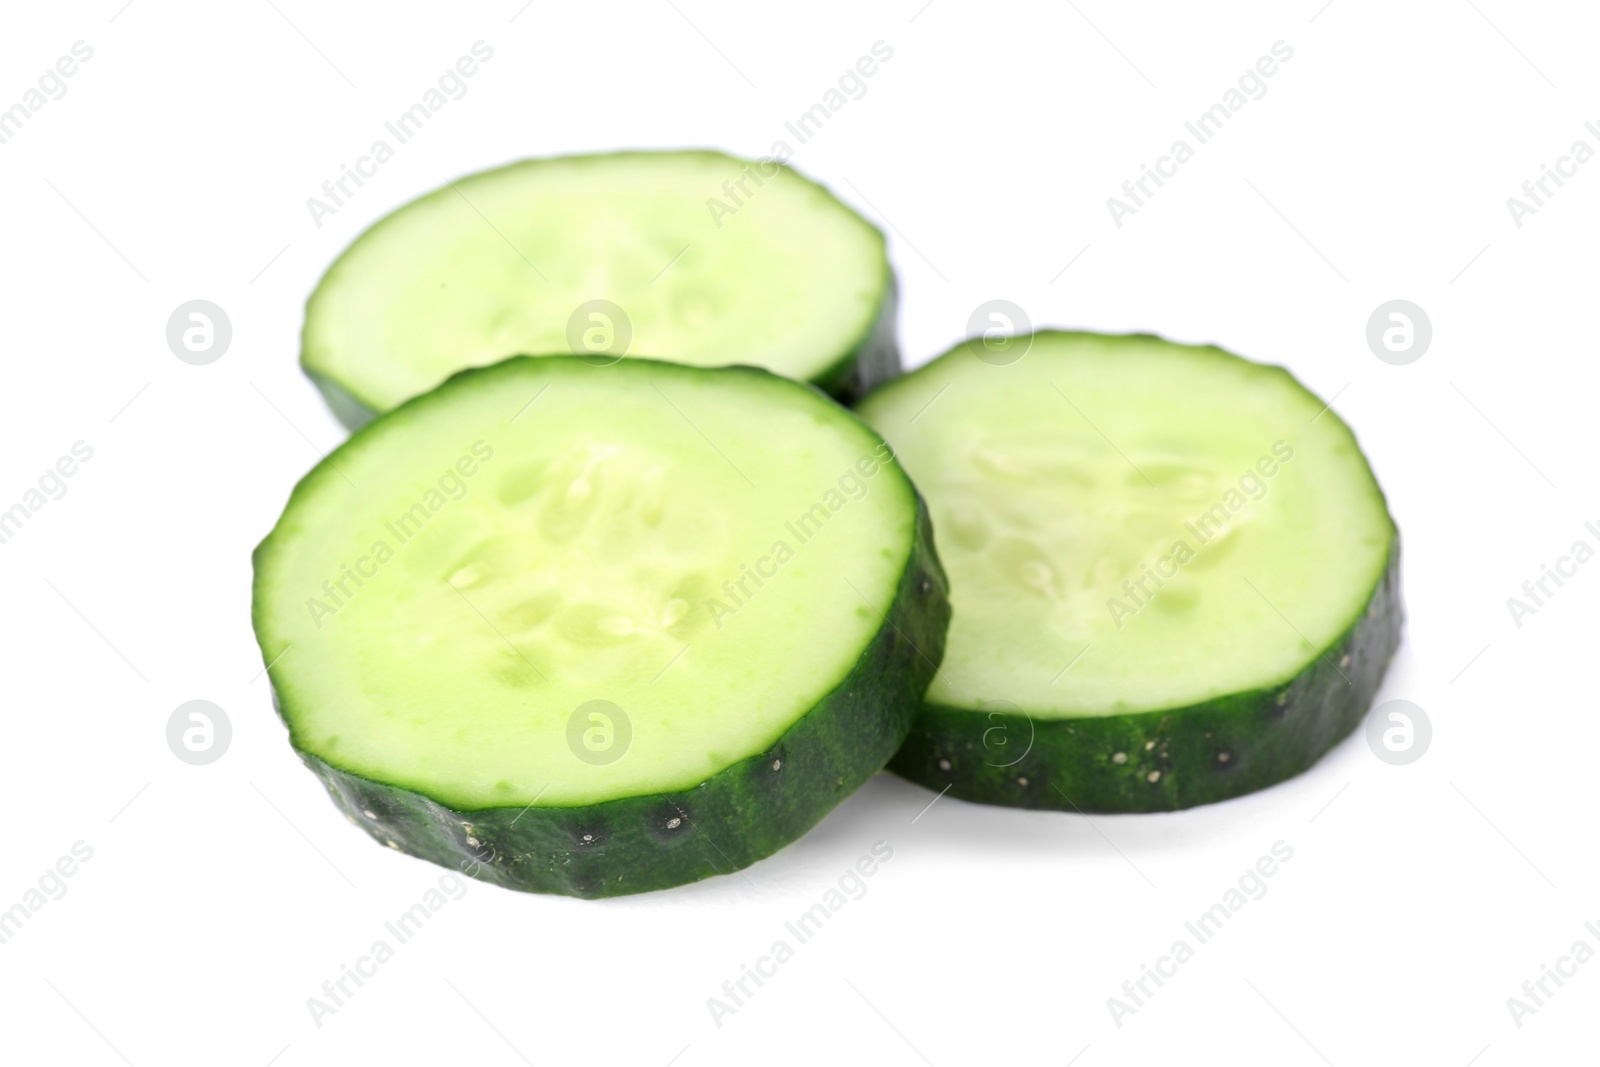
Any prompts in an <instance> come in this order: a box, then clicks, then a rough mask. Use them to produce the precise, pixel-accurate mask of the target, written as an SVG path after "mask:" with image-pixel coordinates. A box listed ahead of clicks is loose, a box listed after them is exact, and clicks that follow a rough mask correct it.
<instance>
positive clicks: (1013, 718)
mask: <svg viewBox="0 0 1600 1067" xmlns="http://www.w3.org/2000/svg"><path fill="white" fill-rule="evenodd" d="M1019 350H1021V351H1023V353H1024V354H1023V355H1022V356H1021V357H1020V358H1016V355H1017V352H1018V351H1019ZM860 411H861V414H862V415H863V417H864V418H866V419H867V421H868V422H870V423H872V424H873V425H874V426H875V427H876V428H877V429H878V430H879V431H880V432H882V433H883V434H884V436H885V437H886V438H887V439H888V440H889V441H890V442H891V443H893V445H894V447H895V449H896V452H897V454H898V456H899V458H900V460H901V462H902V464H903V465H904V467H905V468H906V470H907V471H908V472H909V473H910V474H911V476H912V477H913V478H914V479H915V480H916V482H917V485H918V487H919V489H920V490H921V491H922V492H923V493H924V494H925V496H926V497H927V499H928V502H929V507H930V510H931V511H932V514H933V517H934V527H935V530H936V531H937V536H938V539H939V549H940V555H941V558H942V560H943V563H944V566H945V567H946V569H947V570H948V572H949V575H950V580H951V586H952V590H953V592H952V607H953V611H954V618H953V621H952V624H951V629H950V638H949V646H948V652H947V654H946V657H945V660H944V663H943V666H942V669H941V671H940V674H939V677H938V678H937V679H936V680H935V682H934V684H933V685H932V687H931V688H930V690H929V692H928V694H927V708H928V710H927V711H926V712H925V714H924V716H923V717H922V719H921V720H919V723H918V724H917V726H916V727H914V728H913V735H912V740H911V742H910V743H909V744H908V746H907V750H906V751H905V752H904V753H902V756H901V757H900V758H898V759H897V761H896V764H895V768H896V769H897V770H901V771H902V773H907V774H909V775H910V776H912V777H914V778H917V779H918V780H921V781H925V782H926V783H928V784H930V785H935V786H936V787H942V786H943V785H944V784H950V783H952V782H954V783H956V785H955V789H954V795H958V796H960V795H963V792H964V791H965V792H967V793H969V794H970V795H972V796H973V798H974V799H987V800H994V801H996V802H999V803H1018V804H1026V805H1028V806H1045V807H1052V806H1053V807H1062V808H1070V807H1072V806H1074V804H1076V805H1080V806H1082V807H1084V808H1085V810H1089V809H1091V808H1093V809H1096V810H1154V809H1161V808H1167V807H1180V806H1187V805H1188V804H1190V803H1199V802H1204V801H1206V800H1213V799H1219V798H1220V797H1221V796H1226V795H1232V793H1233V792H1237V791H1242V790H1244V789H1249V788H1258V787H1259V786H1260V785H1262V784H1267V782H1268V781H1271V780H1278V779H1279V778H1281V777H1283V776H1284V775H1286V774H1288V773H1294V772H1296V771H1298V770H1300V769H1303V767H1304V766H1305V765H1307V764H1308V763H1309V762H1310V761H1311V760H1314V759H1315V758H1316V757H1317V756H1320V755H1321V753H1322V752H1323V751H1325V750H1326V748H1327V747H1328V745H1330V744H1332V743H1333V741H1336V740H1337V739H1338V738H1339V737H1342V736H1344V734H1345V733H1347V732H1348V730H1349V728H1350V727H1351V726H1352V725H1353V722H1354V719H1352V718H1351V708H1352V707H1354V706H1355V705H1359V707H1356V709H1355V711H1354V714H1355V716H1356V717H1357V718H1358V717H1359V714H1360V713H1361V712H1362V711H1364V709H1365V707H1366V701H1370V699H1371V695H1372V691H1373V690H1375V688H1376V684H1377V680H1378V679H1379V678H1381V676H1382V672H1383V668H1384V667H1385V666H1386V665H1387V662H1388V658H1389V655H1390V653H1392V651H1393V648H1394V642H1395V641H1396V640H1397V639H1398V626H1399V611H1400V608H1399V599H1398V578H1397V576H1391V577H1389V578H1388V579H1386V575H1388V574H1389V572H1390V568H1391V566H1392V565H1393V562H1394V560H1395V559H1397V549H1396V543H1397V542H1396V535H1395V529H1394V525H1393V522H1392V520H1391V519H1390V518H1389V515H1388V512H1387V510H1386V505H1385V502H1384V498H1383V495H1382V493H1381V492H1380V490H1379V488H1378V485H1377V482H1376V481H1375V479H1374V477H1373V475H1372V472H1371V470H1370V468H1369V467H1368V465H1367V463H1366V460H1365V459H1364V458H1363V456H1362V454H1361V452H1360V450H1359V448H1358V447H1357V445H1356V442H1355V438H1354V436H1353V435H1352V434H1351V432H1350V430H1349V428H1348V427H1347V426H1346V425H1345V424H1344V423H1343V421H1342V420H1340V419H1339V417H1338V415H1337V414H1335V413H1334V412H1332V411H1331V410H1329V409H1328V408H1327V406H1326V405H1325V404H1324V403H1323V402H1322V401H1320V400H1318V399H1317V398H1316V397H1315V396H1313V395H1312V394H1311V393H1309V392H1308V391H1306V390H1305V389H1304V388H1303V387H1302V386H1301V385H1300V384H1299V383H1298V382H1296V381H1295V380H1294V379H1293V378H1292V377H1291V376H1290V375H1289V374H1288V373H1287V372H1286V371H1284V370H1283V369H1282V368H1279V367H1272V366H1265V365H1262V364H1257V363H1252V362H1249V361H1247V360H1243V359H1240V358H1238V357H1235V356H1232V355H1230V354H1228V353H1225V352H1223V351H1221V350H1219V349H1215V348H1204V347H1192V346H1184V345H1177V344H1172V343H1169V342H1166V341H1162V340H1160V339H1158V338H1153V337H1147V336H1127V337H1108V336H1100V335H1093V334H1073V333H1059V332H1043V333H1039V334H1035V335H1033V336H1032V338H1031V339H1029V340H1026V341H1020V342H1012V343H1011V347H1010V348H1009V349H998V350H997V349H992V348H989V347H986V346H985V343H984V342H983V341H982V340H974V341H970V342H967V343H965V344H963V345H960V346H958V347H957V348H955V349H954V350H952V351H951V352H949V353H947V354H945V355H944V356H942V357H941V358H939V359H937V360H935V361H934V362H933V363H931V364H929V365H928V366H926V367H924V368H922V369H920V370H918V371H916V372H915V373H913V374H910V375H907V376H905V377H903V378H900V379H898V380H896V381H895V382H892V383H889V384H888V385H886V386H884V387H881V388H880V389H879V390H877V391H876V392H874V393H873V394H871V395H870V396H869V397H867V398H866V400H865V401H863V402H862V404H861V406H860ZM1369 620H1370V621H1369ZM1364 623H1365V628H1363V625H1364ZM1355 649H1359V650H1360V653H1361V656H1362V657H1364V659H1363V660H1362V661H1361V662H1357V660H1356V658H1355V657H1354V655H1353V653H1352V650H1355ZM1347 656H1349V657H1351V658H1350V659H1348V660H1347V659H1346V657H1347ZM1324 668H1330V669H1331V676H1333V677H1335V679H1336V681H1338V682H1339V683H1340V684H1339V685H1337V686H1336V687H1334V688H1333V689H1329V690H1328V691H1326V692H1323V691H1322V689H1321V688H1320V687H1319V688H1318V693H1319V695H1318V696H1317V697H1316V699H1315V700H1309V702H1308V699H1306V698H1305V697H1304V694H1300V696H1298V697H1297V698H1296V699H1297V700H1298V701H1299V703H1298V704H1297V705H1296V707H1297V712H1298V714H1299V715H1300V717H1301V718H1302V719H1303V720H1304V721H1305V722H1306V723H1307V726H1306V727H1305V729H1304V730H1302V731H1300V732H1299V733H1296V732H1295V729H1294V728H1293V725H1292V724H1291V726H1290V727H1289V728H1287V730H1279V729H1276V728H1274V729H1271V730H1269V729H1267V728H1266V725H1267V724H1268V723H1269V722H1275V721H1276V718H1277V717H1278V716H1275V715H1274V714H1273V709H1274V708H1276V709H1279V710H1280V711H1281V709H1282V708H1284V707H1286V706H1288V705H1289V702H1290V698H1289V694H1290V693H1291V692H1293V693H1299V690H1297V689H1296V688H1295V686H1296V683H1297V680H1303V679H1304V677H1305V676H1306V675H1307V674H1308V672H1313V671H1318V670H1323V669H1324ZM1341 672H1342V673H1341ZM1249 694H1264V696H1265V701H1266V709H1265V711H1263V712H1262V714H1263V715H1264V718H1263V719H1262V721H1261V723H1260V724H1258V725H1259V726H1260V729H1257V730H1253V729H1251V728H1244V727H1240V728H1239V729H1229V730H1227V731H1226V732H1227V733H1228V741H1227V742H1226V743H1224V742H1222V741H1221V740H1218V741H1217V743H1216V744H1207V743H1205V740H1204V738H1197V739H1196V740H1198V741H1199V742H1200V743H1199V744H1197V745H1195V746H1194V749H1193V752H1192V753H1189V755H1188V756H1186V757H1185V758H1184V759H1177V758H1176V757H1175V756H1172V753H1174V752H1177V751H1179V750H1180V749H1181V750H1183V751H1185V752H1187V751H1188V749H1185V748H1182V746H1176V747H1175V746H1174V742H1173V735H1172V733H1171V731H1173V730H1176V729H1178V727H1177V726H1175V725H1174V723H1180V724H1181V722H1182V721H1183V716H1182V715H1178V714H1177V713H1180V712H1184V713H1187V712H1192V711H1195V710H1196V709H1203V710H1209V711H1212V712H1215V711H1218V710H1219V709H1221V708H1224V707H1233V708H1234V709H1235V710H1236V711H1237V712H1238V714H1239V715H1242V716H1244V718H1245V719H1249V720H1251V721H1252V722H1253V721H1254V718H1253V717H1254V716H1256V714H1257V712H1258V711H1260V710H1261V709H1258V708H1257V705H1256V702H1255V700H1254V699H1253V698H1252V699H1248V700H1247V699H1244V697H1245V695H1249ZM1280 698H1281V701H1280ZM1230 702H1232V703H1230ZM1174 716H1176V718H1174ZM1163 718H1167V719H1168V721H1167V723H1166V726H1165V727H1161V728H1160V729H1158V726H1159V724H1160V723H1161V722H1162V720H1163ZM1194 721H1196V722H1198V721H1200V720H1199V719H1195V720H1194ZM1314 721H1315V722H1317V723H1320V724H1321V725H1317V726H1315V727H1313V726H1312V725H1311V723H1313V722H1314ZM1328 721H1336V722H1337V726H1336V727H1333V728H1331V729H1330V728H1328V727H1327V725H1326V723H1327V722H1328ZM1227 722H1229V723H1233V724H1234V725H1235V726H1237V725H1238V723H1237V722H1235V720H1233V719H1229V720H1227ZM1214 725H1215V723H1208V725H1207V726H1205V727H1201V728H1199V729H1200V732H1201V733H1203V734H1205V735H1206V737H1211V736H1212V734H1214V733H1215V732H1216V731H1215V730H1213V729H1212V727H1213V726H1214ZM1208 730H1211V733H1207V731H1208ZM1107 732H1109V735H1114V736H1116V737H1117V738H1119V739H1123V740H1125V739H1126V738H1131V737H1135V735H1136V740H1137V742H1138V744H1137V746H1136V747H1135V748H1133V749H1131V750H1129V749H1127V748H1125V747H1115V746H1114V745H1113V747H1107V748H1106V750H1105V751H1100V748H1101V747H1105V746H1103V745H1100V743H1099V742H1097V741H1096V740H1095V738H1096V737H1098V736H1099V735H1100V734H1102V733H1107ZM1074 734H1080V735H1081V737H1080V740H1081V741H1082V744H1081V745H1080V746H1079V747H1078V748H1077V749H1074V748H1073V745H1074V742H1073V741H1072V739H1071V738H1072V736H1073V735H1074ZM1041 736H1043V737H1046V740H1045V741H1044V742H1043V743H1040V744H1038V745H1035V746H1034V749H1033V754H1032V756H1031V757H1030V758H1031V760H1032V762H1031V763H1028V762H1013V761H1015V760H1019V759H1020V758H1021V756H1022V753H1023V750H1024V749H1025V748H1027V747H1028V746H1029V744H1030V740H1031V739H1033V738H1036V737H1041ZM1253 739H1256V740H1259V744H1260V745H1261V746H1263V752H1262V753H1260V754H1254V753H1252V752H1251V751H1250V748H1251V743H1252V740H1253ZM1058 742H1059V743H1058ZM1128 743H1129V744H1131V743H1132V742H1131V741H1129V742H1128ZM997 745H998V746H1004V745H1010V746H1011V747H1010V748H1009V749H1003V748H997V747H996V746H997ZM1267 749H1273V750H1275V751H1274V752H1272V753H1268V752H1267V751H1266V750H1267ZM1302 749H1304V750H1305V751H1302ZM1202 750H1203V752H1202ZM1307 753H1309V756H1308V755H1307ZM1080 755H1081V756H1083V758H1084V759H1085V760H1089V762H1088V763H1085V764H1084V766H1081V767H1080V766H1077V761H1078V757H1079V756H1080ZM1091 756H1092V759H1091ZM1202 756H1203V758H1202ZM1163 758H1166V759H1168V762H1166V763H1162V762H1161V760H1162V759H1163ZM1195 761H1199V762H1200V763H1203V764H1204V766H1203V767H1202V766H1199V765H1195ZM1251 762H1254V763H1255V764H1256V765H1258V767H1259V768H1262V769H1263V772H1262V774H1260V775H1256V776H1252V774H1250V773H1247V772H1240V773H1233V774H1230V775H1226V776H1223V777H1221V778H1217V779H1215V780H1213V779H1212V772H1214V771H1217V770H1219V769H1221V770H1233V771H1237V770H1238V768H1240V767H1241V766H1243V765H1246V764H1248V763H1251ZM1068 764H1071V765H1072V766H1071V767H1069V766H1067V765H1068ZM1230 765H1231V766H1230ZM1269 765H1270V766H1271V767H1272V768H1273V770H1272V771H1271V772H1267V771H1265V770H1264V769H1265V768H1266V767H1267V766H1269ZM961 766H964V767H965V770H962V769H960V767H961ZM1052 766H1054V768H1055V774H1054V775H1052ZM996 768H1005V769H1003V770H1001V771H999V772H998V773H997V772H996ZM1030 768H1032V770H1031V773H1030ZM1201 776H1204V781H1201V780H1200V777H1201ZM1191 777H1193V778H1194V779H1195V781H1194V782H1193V783H1192V788H1191V787H1190V786H1191V782H1190V779H1191ZM1135 779H1136V780H1137V781H1138V782H1139V783H1140V788H1139V789H1138V790H1134V791H1133V792H1131V793H1130V792H1129V791H1128V789H1127V788H1126V786H1127V783H1128V782H1130V781H1133V780H1135ZM980 781H981V783H982V784H981V785H980V784H978V783H979V782H980ZM964 787H965V790H964ZM1064 794H1065V795H1064Z"/></svg>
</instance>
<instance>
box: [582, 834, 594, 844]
mask: <svg viewBox="0 0 1600 1067" xmlns="http://www.w3.org/2000/svg"><path fill="white" fill-rule="evenodd" d="M583 840H584V843H585V844H587V843H588V842H590V841H593V840H594V835H593V834H584V835H583Z"/></svg>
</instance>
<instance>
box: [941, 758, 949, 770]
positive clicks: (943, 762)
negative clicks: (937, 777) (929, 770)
mask: <svg viewBox="0 0 1600 1067" xmlns="http://www.w3.org/2000/svg"><path fill="white" fill-rule="evenodd" d="M939 769H940V770H941V771H948V770H949V769H950V761H949V760H947V759H942V760H940V761H939Z"/></svg>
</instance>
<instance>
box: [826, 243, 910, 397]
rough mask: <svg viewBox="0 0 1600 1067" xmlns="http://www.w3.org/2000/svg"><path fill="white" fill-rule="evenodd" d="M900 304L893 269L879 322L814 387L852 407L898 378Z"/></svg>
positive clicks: (899, 366)
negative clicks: (898, 317)
mask: <svg viewBox="0 0 1600 1067" xmlns="http://www.w3.org/2000/svg"><path fill="white" fill-rule="evenodd" d="M899 303H900V287H899V285H898V284H897V282H896V281H895V277H894V271H893V269H891V270H890V271H889V281H888V287H887V288H886V289H885V291H884V297H883V305H882V306H881V307H880V308H879V309H878V318H877V319H876V320H875V321H874V322H873V324H872V329H871V330H869V331H868V332H867V335H866V336H865V337H863V338H862V339H861V343H860V344H858V345H857V346H856V347H855V350H854V351H852V352H850V353H849V354H848V355H846V356H844V357H842V358H841V359H840V360H839V362H837V363H835V364H834V365H833V366H832V367H830V368H829V369H828V370H827V371H825V372H824V373H823V374H822V375H821V376H819V377H818V378H817V379H816V381H814V382H813V383H812V384H813V385H815V386H816V387H817V388H818V389H821V390H822V391H823V392H824V393H827V394H828V395H829V396H831V397H833V398H834V399H835V400H837V401H839V403H841V404H844V405H845V406H846V407H849V406H852V405H854V404H855V402H856V401H857V400H859V399H861V398H862V397H864V396H866V395H867V394H868V393H870V392H871V391H872V390H874V389H876V388H877V387H878V386H880V385H882V384H883V383H884V382H886V381H888V380H889V379H891V378H895V377H898V376H899V374H900V371H901V367H902V364H901V362H900V344H899V342H898V341H897V340H896V339H895V338H896V336H897V331H896V329H895V315H896V311H897V309H898V307H899Z"/></svg>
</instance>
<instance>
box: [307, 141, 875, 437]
mask: <svg viewBox="0 0 1600 1067" xmlns="http://www.w3.org/2000/svg"><path fill="white" fill-rule="evenodd" d="M595 301H607V302H609V304H610V305H611V307H609V308H608V307H598V306H595V305H593V302H595ZM613 308H615V309H620V313H618V312H617V311H616V310H613ZM597 316H598V317H597ZM893 328H894V281H893V274H892V271H891V269H890V266H889V261H888V257H887V253H886V250H885V246H884V239H883V235H882V233H881V232H880V231H878V230H877V229H876V228H875V227H873V226H872V225H871V224H870V223H868V222H866V221H865V220H864V219H863V218H861V217H860V216H859V215H857V214H856V213H855V212H854V211H852V210H851V209H850V208H848V207H847V206H845V205H844V204H842V203H841V202H840V201H838V200H837V199H835V198H834V197H833V195H832V194H830V193H829V192H828V191H827V190H826V189H824V188H823V187H822V186H820V185H817V184H815V183H813V182H811V181H809V180H807V179H805V178H803V177H801V176H800V175H798V174H797V173H796V172H795V171H793V170H792V169H791V168H789V167H786V166H779V165H778V164H776V163H774V162H771V161H763V162H755V161H745V160H740V159H735V158H732V157H730V156H726V155H723V154H721V153H717V152H710V151H680V152H620V153H614V154H608V155H593V156H568V157H557V158H551V159H535V160H527V161H524V162H521V163H515V164H512V165H509V166H505V167H501V168H498V169H495V170H490V171H485V172H482V173H479V174H473V175H470V176H468V177H464V178H461V179H458V180H456V181H454V182H452V183H450V184H448V185H447V186H445V187H444V188H442V189H439V190H437V191H435V192H433V193H430V194H428V195H426V196H424V197H421V198H420V199H417V200H415V201H412V202H411V203H408V204H406V205H404V206H403V207H401V208H400V209H398V210H397V211H395V212H394V213H392V214H390V215H389V216H387V217H386V218H384V219H382V220H380V221H379V222H377V223H376V224H374V225H373V226H372V227H371V228H370V229H368V230H367V231H366V232H365V233H363V234H362V235H361V236H360V237H358V238H357V239H356V240H355V242H354V243H352V244H351V246H350V247H349V248H348V249H346V250H345V252H344V253H343V254H342V255H341V256H340V257H339V259H338V260H337V261H336V262H335V263H334V264H333V266H332V267H330V268H329V270H328V272H327V273H326V275H324V277H323V279H322V281H321V282H320V283H319V285H318V286H317V289H316V291H315V292H314V293H313V294H312V296H311V298H310V300H309V301H308V303H307V306H306V320H305V328H304V332H303V335H302V349H301V363H302V365H303V367H304V368H305V370H306V372H307V373H308V374H310V375H311V376H312V378H313V380H314V381H316V382H317V384H318V385H319V386H320V387H321V388H322V389H323V390H324V392H325V393H327V395H328V397H329V402H330V405H331V406H333V407H334V409H335V412H336V414H338V415H339V417H340V418H341V419H342V420H343V421H345V422H346V423H347V424H349V425H352V426H355V425H360V424H361V423H362V422H363V421H365V419H366V418H369V417H370V416H371V414H373V413H376V412H381V411H386V410H388V409H390V408H392V407H394V406H395V405H397V404H399V403H400V402H402V401H404V400H406V399H409V398H410V397H413V396H417V395H419V394H421V393H423V392H426V391H427V390H429V389H431V388H432V387H433V386H435V385H437V384H438V383H439V382H441V381H443V380H444V379H445V378H447V377H448V376H449V375H451V374H452V373H454V372H455V371H458V370H461V369H463V368H466V367H474V366H483V365H487V364H490V363H494V362H497V361H499V360H501V359H504V358H506V357H508V356H512V355H517V354H523V353H527V354H534V355H540V354H545V353H576V354H580V355H588V356H590V357H591V358H593V359H595V360H596V361H597V362H599V361H608V360H611V359H616V358H624V357H627V356H642V357H647V358H656V359H670V360H673V361H675V362H681V363H689V364H694V365H700V366H720V365H726V364H736V363H744V364H751V365H755V366H761V367H766V368H768V369H770V370H772V371H774V372H776V373H778V374H782V375H786V376H788V377H792V378H796V379H800V380H803V381H811V382H814V383H816V384H818V385H819V386H821V387H823V388H825V389H828V390H829V391H830V392H833V393H834V394H835V395H839V396H844V397H852V396H854V395H856V394H858V393H860V392H862V391H864V390H865V389H867V388H870V387H871V386H873V385H875V384H877V383H878V382H880V381H883V380H885V379H886V378H888V377H890V376H892V375H893V374H894V373H896V372H897V371H898V369H899V355H898V350H897V348H896V347H895V345H894V329H893Z"/></svg>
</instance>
